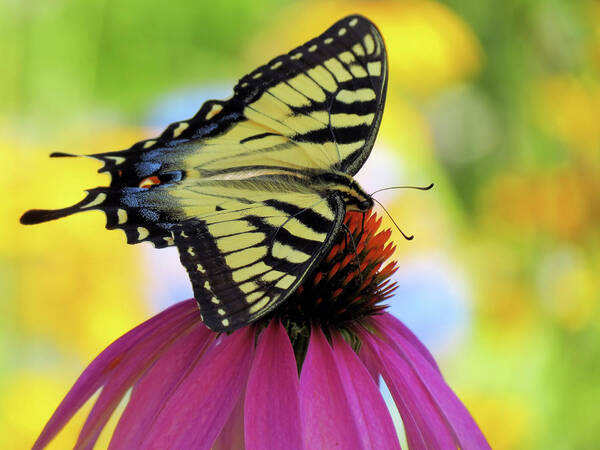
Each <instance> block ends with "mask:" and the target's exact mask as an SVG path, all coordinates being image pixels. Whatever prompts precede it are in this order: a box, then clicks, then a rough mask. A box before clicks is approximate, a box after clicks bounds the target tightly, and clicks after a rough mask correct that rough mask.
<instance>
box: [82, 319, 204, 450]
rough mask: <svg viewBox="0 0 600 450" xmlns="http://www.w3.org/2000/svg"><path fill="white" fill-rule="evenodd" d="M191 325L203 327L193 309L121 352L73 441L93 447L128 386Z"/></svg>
mask: <svg viewBox="0 0 600 450" xmlns="http://www.w3.org/2000/svg"><path fill="white" fill-rule="evenodd" d="M192 327H204V325H202V323H201V322H200V319H199V316H198V312H197V311H196V313H195V314H190V315H188V316H187V317H185V318H184V319H183V320H181V321H180V322H179V323H172V322H171V321H165V322H164V323H161V324H158V325H157V326H156V327H155V329H154V330H153V331H152V333H151V334H149V335H148V336H145V337H144V339H141V340H140V341H139V342H138V343H137V344H136V346H135V347H133V348H132V349H131V350H130V351H129V352H127V353H126V354H125V355H123V357H122V359H121V361H119V364H118V365H117V366H116V367H115V368H114V371H113V373H112V374H111V375H110V378H109V379H108V381H107V382H106V383H105V384H104V387H103V388H102V391H101V392H100V396H99V397H98V400H96V403H95V404H94V407H93V408H92V411H91V412H90V414H89V415H88V417H87V420H86V421H85V424H84V425H83V429H82V430H81V433H80V434H79V438H78V440H77V443H76V444H75V446H76V447H77V448H82V449H83V448H88V449H91V448H93V447H94V444H95V442H96V440H97V439H98V436H99V435H100V432H101V431H102V429H103V428H104V425H106V422H107V421H108V419H109V418H110V416H111V415H112V413H113V411H114V410H115V408H116V407H117V406H118V405H119V403H120V401H121V399H122V398H123V396H124V395H125V393H126V392H127V391H128V390H129V388H130V387H132V386H133V385H134V384H135V383H136V382H137V380H138V379H139V378H140V377H141V376H142V375H143V374H144V372H145V371H146V370H147V369H148V368H149V367H150V366H151V365H152V364H153V363H154V362H155V361H156V360H157V359H158V358H160V357H161V356H162V355H163V354H164V353H165V352H168V351H169V350H170V348H171V346H172V345H173V344H175V343H176V342H177V340H178V339H180V337H181V336H182V335H184V334H187V333H189V332H190V331H191V329H192Z"/></svg>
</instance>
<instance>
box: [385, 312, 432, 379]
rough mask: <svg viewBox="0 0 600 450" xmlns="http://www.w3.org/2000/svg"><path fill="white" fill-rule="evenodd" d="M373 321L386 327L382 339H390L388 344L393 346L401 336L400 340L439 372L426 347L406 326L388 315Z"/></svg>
mask: <svg viewBox="0 0 600 450" xmlns="http://www.w3.org/2000/svg"><path fill="white" fill-rule="evenodd" d="M375 321H376V322H377V323H378V324H380V325H384V326H385V327H386V332H385V333H384V334H383V335H384V339H385V338H386V337H389V338H391V339H388V342H389V343H390V344H392V345H394V343H395V342H397V338H396V336H401V337H402V338H404V340H406V341H408V342H409V343H410V344H411V345H412V346H413V347H414V348H415V349H416V350H417V351H419V352H420V353H421V355H423V357H424V358H425V359H426V360H427V361H429V363H430V364H431V366H432V367H433V368H434V369H435V370H437V371H438V372H440V368H439V367H438V365H437V363H436V362H435V359H434V358H433V356H432V355H431V353H430V352H429V350H428V349H427V347H425V346H424V345H423V343H422V342H421V341H420V340H419V339H418V338H417V337H416V336H415V335H414V333H413V332H412V331H410V329H409V328H408V327H407V326H406V325H404V324H403V323H402V322H400V321H399V320H398V319H397V318H395V317H394V316H392V315H391V314H388V313H383V314H381V315H380V316H378V317H376V318H375ZM440 373H441V372H440Z"/></svg>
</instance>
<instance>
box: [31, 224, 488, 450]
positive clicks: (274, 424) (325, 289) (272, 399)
mask: <svg viewBox="0 0 600 450" xmlns="http://www.w3.org/2000/svg"><path fill="white" fill-rule="evenodd" d="M380 224H381V219H378V218H377V217H376V216H375V215H374V214H372V213H367V214H365V215H363V214H362V213H348V214H347V216H346V220H345V226H346V232H341V233H340V234H339V236H338V238H337V242H336V243H335V244H334V246H333V248H332V249H331V251H330V252H329V254H328V255H327V256H326V257H325V258H324V259H323V260H322V261H321V263H320V264H319V266H318V267H317V268H316V269H315V270H314V271H313V272H312V274H311V275H310V276H309V277H308V278H307V279H306V280H305V281H304V283H303V284H302V286H301V287H300V288H299V289H298V290H297V291H296V292H295V293H294V294H293V296H291V297H290V298H289V299H288V300H287V301H286V302H285V303H284V305H283V306H282V307H280V308H279V309H277V310H276V311H275V312H274V313H273V314H272V315H271V316H269V317H268V318H266V319H262V320H260V321H259V322H257V323H254V324H252V325H249V326H247V327H245V328H242V329H240V330H237V331H235V332H234V333H232V334H230V335H225V334H217V333H215V332H213V331H211V330H209V329H208V328H206V327H205V326H204V325H203V323H202V322H201V320H200V314H199V312H198V308H197V306H196V302H195V300H193V299H191V300H186V301H183V302H180V303H178V304H176V305H174V306H172V307H171V308H169V309H167V310H166V311H163V312H162V313H160V314H158V315H156V316H154V317H153V318H151V319H150V320H148V321H146V322H144V323H143V324H141V325H139V326H138V327H136V328H134V329H133V330H131V331H130V332H128V333H127V334H125V335H124V336H122V337H121V338H119V339H117V340H116V341H115V342H114V343H112V344H111V345H110V346H109V347H108V348H107V349H106V350H104V351H103V352H102V353H101V354H100V355H99V356H98V357H97V358H96V359H95V360H94V361H93V362H92V363H91V364H90V365H89V366H88V368H87V369H86V370H85V371H84V372H83V374H82V375H81V376H80V378H79V379H78V380H77V382H76V383H75V385H74V386H73V387H72V388H71V390H70V391H69V393H68V394H67V396H66V397H65V399H64V400H63V401H62V403H61V404H60V405H59V407H58V409H57V410H56V412H55V413H54V415H53V416H52V417H51V419H50V421H49V422H48V423H47V425H46V427H45V428H44V430H43V431H42V433H41V435H40V436H39V438H38V440H37V441H36V443H35V445H34V448H42V447H44V446H45V445H47V444H48V443H49V442H50V441H51V440H52V438H53V437H54V436H55V435H56V434H57V433H58V432H59V431H60V429H61V428H62V427H63V426H64V425H65V424H66V423H67V422H68V421H69V419H70V418H71V417H72V416H73V415H74V414H75V413H76V412H77V410H78V409H79V408H80V407H81V406H82V405H83V404H84V403H85V402H86V401H87V400H88V399H89V398H90V397H91V396H93V395H94V393H96V392H97V391H98V390H99V389H100V394H99V396H98V398H97V400H96V402H95V404H94V407H93V408H92V410H91V412H90V414H89V415H88V417H87V420H86V422H85V424H84V426H83V429H82V430H81V433H80V435H79V439H78V441H77V443H76V445H75V447H76V448H82V449H86V448H92V447H93V446H94V444H95V442H96V440H97V439H98V436H99V434H100V432H101V431H102V429H103V428H104V426H105V425H106V423H107V421H108V419H109V418H110V416H111V415H112V414H113V412H114V411H115V409H116V408H117V406H118V405H119V404H120V403H121V401H122V400H123V398H124V397H125V396H126V395H127V393H129V392H130V396H129V400H128V402H127V405H126V407H125V409H124V411H123V413H122V414H121V416H120V419H119V422H118V424H117V427H116V429H115V431H114V434H113V436H112V439H111V444H110V446H111V448H114V449H131V448H157V449H165V448H178V449H187V448H194V449H210V448H213V449H229V448H247V449H274V448H286V449H308V448H311V449H329V448H340V449H368V448H369V449H370V448H372V449H394V448H400V442H399V439H398V436H397V433H396V430H395V427H394V425H393V423H392V419H391V416H390V413H389V410H388V408H387V406H386V404H385V402H384V399H383V397H382V395H381V393H380V389H379V383H380V380H381V379H383V381H384V382H385V384H386V385H387V387H388V388H389V390H390V392H391V394H392V397H393V399H394V402H395V404H396V407H397V408H398V411H399V412H400V415H401V417H402V420H403V424H404V428H405V432H406V438H407V442H408V445H409V448H411V449H429V448H439V449H446V448H461V449H479V448H489V445H488V444H487V442H486V440H485V438H484V436H483V434H482V433H481V431H480V430H479V428H478V426H477V424H476V423H475V421H474V420H473V418H472V417H471V415H470V414H469V412H468V411H467V409H466V408H465V407H464V405H463V404H462V403H461V402H460V400H459V399H458V398H457V397H456V395H455V394H454V393H453V392H452V390H451V389H450V388H449V387H448V385H447V384H446V382H445V381H444V379H443V377H442V375H441V373H440V370H439V368H438V366H437V364H436V363H435V361H434V359H433V357H432V356H431V354H430V353H429V351H428V350H427V349H426V348H425V346H423V344H421V342H419V340H418V339H417V338H416V337H415V336H414V334H413V333H412V332H411V331H410V330H409V329H408V328H407V327H406V326H404V325H403V324H402V323H401V322H400V321H399V320H398V319H396V318H394V317H393V316H391V315H390V314H388V313H387V312H386V311H385V305H384V304H383V301H384V300H386V299H387V298H388V297H389V296H390V294H391V292H392V291H393V289H394V285H393V284H392V283H391V281H390V278H389V277H390V275H392V274H393V273H394V271H395V269H396V264H395V263H394V262H387V260H388V258H390V256H391V255H392V254H393V252H394V247H393V244H392V243H390V242H389V237H390V231H389V230H387V231H379V226H380Z"/></svg>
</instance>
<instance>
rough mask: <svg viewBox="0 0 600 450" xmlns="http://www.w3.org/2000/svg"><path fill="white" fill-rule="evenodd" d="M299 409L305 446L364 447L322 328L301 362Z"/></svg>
mask: <svg viewBox="0 0 600 450" xmlns="http://www.w3.org/2000/svg"><path fill="white" fill-rule="evenodd" d="M300 412H301V414H302V429H303V431H304V443H305V446H306V448H311V449H319V450H320V449H326V448H340V449H342V448H343V449H354V448H363V447H362V445H361V444H362V439H361V436H360V433H359V431H358V428H357V426H356V423H355V422H354V420H353V416H352V412H351V410H350V404H349V403H348V400H347V398H346V394H345V392H344V386H343V384H342V381H341V379H340V375H339V373H338V369H337V364H336V361H335V358H334V356H333V350H332V349H331V347H330V346H329V343H328V342H327V339H326V338H325V336H324V335H323V332H322V331H321V329H320V328H315V329H313V331H312V334H311V337H310V342H309V344H308V352H307V354H306V359H305V360H304V364H303V366H302V373H301V375H300Z"/></svg>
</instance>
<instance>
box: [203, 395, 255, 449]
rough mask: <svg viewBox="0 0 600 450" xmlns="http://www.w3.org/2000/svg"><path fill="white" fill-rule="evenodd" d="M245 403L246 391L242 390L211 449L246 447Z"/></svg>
mask: <svg viewBox="0 0 600 450" xmlns="http://www.w3.org/2000/svg"><path fill="white" fill-rule="evenodd" d="M244 404H245V402H244V392H242V393H241V394H240V398H239V399H238V402H237V404H236V405H235V406H234V408H233V411H232V412H231V414H230V415H229V419H227V422H225V425H224V426H223V429H222V430H221V433H219V437H217V440H216V441H215V443H214V444H213V446H212V448H211V450H236V449H244V448H246V444H245V442H244Z"/></svg>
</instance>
